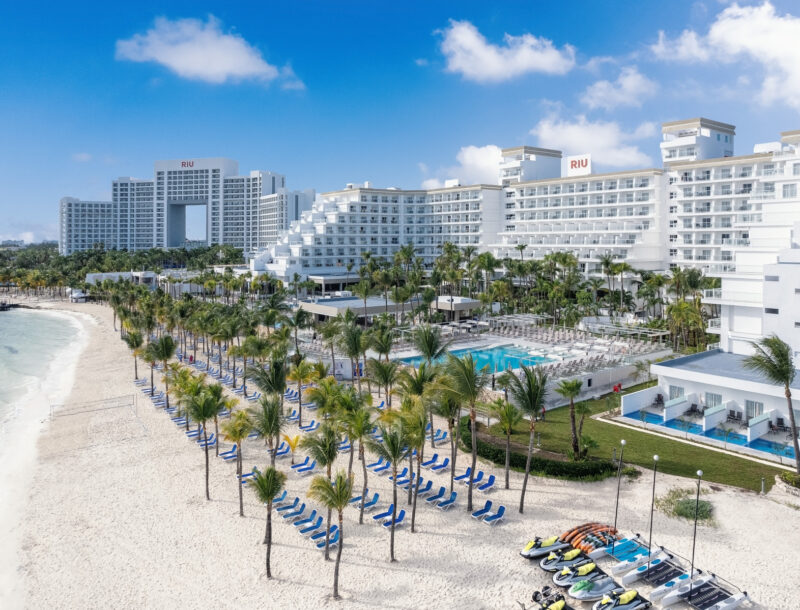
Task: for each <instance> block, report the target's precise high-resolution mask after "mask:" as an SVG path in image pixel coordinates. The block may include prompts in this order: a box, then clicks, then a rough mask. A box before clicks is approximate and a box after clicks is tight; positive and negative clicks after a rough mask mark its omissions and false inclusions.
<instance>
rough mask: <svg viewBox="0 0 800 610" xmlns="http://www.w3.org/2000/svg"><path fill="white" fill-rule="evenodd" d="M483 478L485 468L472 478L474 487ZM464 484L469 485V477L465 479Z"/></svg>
mask: <svg viewBox="0 0 800 610" xmlns="http://www.w3.org/2000/svg"><path fill="white" fill-rule="evenodd" d="M482 480H483V470H479V471H478V474H476V475H475V478H474V479H472V486H473V487H474V486H475V485H477V484H478V483H480V482H481V481H482ZM464 485H469V477H467V478H466V479H465V480H464Z"/></svg>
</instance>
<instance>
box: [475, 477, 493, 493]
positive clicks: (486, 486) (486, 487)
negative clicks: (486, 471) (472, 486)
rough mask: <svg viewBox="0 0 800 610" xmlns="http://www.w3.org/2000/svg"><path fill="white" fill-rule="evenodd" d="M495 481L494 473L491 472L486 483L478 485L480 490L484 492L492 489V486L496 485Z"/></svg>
mask: <svg viewBox="0 0 800 610" xmlns="http://www.w3.org/2000/svg"><path fill="white" fill-rule="evenodd" d="M494 481H495V479H494V475H493V474H490V475H489V479H488V480H487V481H486V483H484V484H483V485H481V486H479V487H478V491H482V492H484V493H486V492H487V491H491V490H492V488H493V487H494Z"/></svg>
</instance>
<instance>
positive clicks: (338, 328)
mask: <svg viewBox="0 0 800 610" xmlns="http://www.w3.org/2000/svg"><path fill="white" fill-rule="evenodd" d="M351 266H352V265H351ZM341 332H342V325H341V320H339V319H338V318H328V319H327V320H326V321H325V322H323V323H322V324H320V325H319V333H320V335H322V340H323V341H324V342H325V343H327V344H328V347H329V348H330V350H331V371H333V372H336V353H335V350H334V347H335V346H336V342H337V341H338V340H339V335H340V334H341Z"/></svg>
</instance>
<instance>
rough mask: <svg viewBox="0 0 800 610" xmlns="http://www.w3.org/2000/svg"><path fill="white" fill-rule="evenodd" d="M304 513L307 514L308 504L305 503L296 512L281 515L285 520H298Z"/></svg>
mask: <svg viewBox="0 0 800 610" xmlns="http://www.w3.org/2000/svg"><path fill="white" fill-rule="evenodd" d="M304 512H306V503H305V502H303V503H302V504H301V505H300V506H298V507H296V508H295V509H294V510H289V511H286V512H285V513H284V514H283V515H281V516H282V517H283V518H284V519H292V520H293V519H296V518H297V517H300V516H301V515H302V514H303V513H304Z"/></svg>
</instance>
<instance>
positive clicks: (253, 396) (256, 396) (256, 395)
mask: <svg viewBox="0 0 800 610" xmlns="http://www.w3.org/2000/svg"><path fill="white" fill-rule="evenodd" d="M259 398H261V392H253V393H252V394H251V395H250V396H248V397H247V400H249V401H250V402H255V401H257V400H258V399H259Z"/></svg>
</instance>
